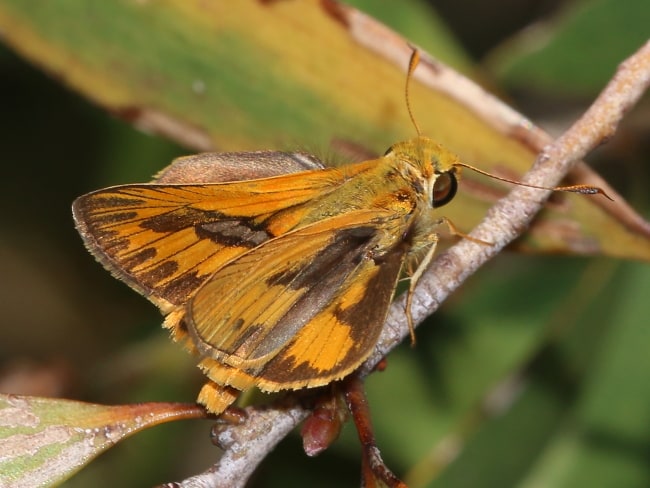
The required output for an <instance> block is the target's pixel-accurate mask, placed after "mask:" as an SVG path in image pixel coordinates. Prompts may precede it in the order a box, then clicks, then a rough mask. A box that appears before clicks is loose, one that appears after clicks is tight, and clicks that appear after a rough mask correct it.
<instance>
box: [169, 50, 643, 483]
mask: <svg viewBox="0 0 650 488" xmlns="http://www.w3.org/2000/svg"><path fill="white" fill-rule="evenodd" d="M649 84H650V42H648V43H646V44H645V45H644V46H643V47H642V48H641V49H639V50H638V51H637V52H636V53H635V54H634V55H632V56H631V57H630V58H628V59H627V60H626V61H625V62H623V63H622V64H621V65H620V66H619V68H618V70H617V73H616V75H615V76H614V78H613V79H612V80H611V81H610V82H609V84H608V85H607V87H606V88H605V90H603V92H602V93H601V95H600V96H599V97H598V98H597V99H596V101H595V102H594V103H593V105H592V106H591V107H590V108H589V110H588V111H587V112H586V113H585V114H584V115H583V116H582V117H581V118H580V119H579V120H578V121H577V122H576V123H575V124H574V125H573V126H572V127H571V128H570V129H569V130H568V131H567V132H566V133H565V134H564V135H562V136H561V137H560V138H559V139H557V140H556V141H555V142H554V143H552V144H550V145H548V146H547V147H545V148H544V149H543V150H542V152H541V153H540V155H539V156H538V158H537V160H536V162H535V164H534V165H533V168H532V169H531V170H530V172H529V173H528V174H527V175H526V177H525V179H524V181H525V182H528V183H531V184H535V185H541V186H555V185H557V184H558V183H559V182H560V180H561V179H562V178H563V177H564V176H565V175H566V173H567V172H568V171H569V170H570V169H571V167H572V166H573V165H574V164H575V163H576V162H577V161H579V160H580V159H582V158H583V157H584V156H585V155H586V154H587V152H588V151H590V150H591V149H593V148H594V147H595V146H597V145H599V144H601V143H602V142H604V141H605V140H606V139H607V138H609V137H610V136H611V135H612V134H613V133H614V131H615V130H616V127H617V125H618V123H619V122H620V120H621V119H622V118H623V115H624V114H625V112H626V111H627V110H628V109H629V108H631V107H632V106H633V105H634V104H635V103H636V102H637V101H638V99H639V98H640V97H641V95H642V94H643V93H644V92H645V90H646V89H647V88H648V85H649ZM549 194H550V192H549V191H543V190H534V189H531V188H526V187H516V188H515V189H514V190H513V191H512V192H511V193H510V194H509V195H508V196H507V197H505V198H504V199H502V200H500V201H499V202H498V203H497V204H496V205H495V206H494V207H492V209H490V211H489V212H488V214H487V216H486V218H485V220H484V221H483V222H482V223H481V224H480V225H479V226H477V227H476V228H475V229H474V231H473V232H472V233H471V235H472V237H476V238H478V239H481V240H483V241H487V242H492V243H493V245H492V246H486V245H480V244H476V243H474V242H471V241H469V240H464V241H462V242H460V243H458V244H457V245H455V246H453V247H452V248H450V249H449V250H448V251H446V252H445V253H443V254H441V255H440V256H439V257H438V258H437V259H436V260H435V261H434V262H433V263H432V265H431V267H430V269H429V271H428V272H427V273H425V274H424V275H423V276H422V277H421V279H420V282H419V284H418V287H417V289H416V292H415V295H414V298H413V310H412V313H413V318H414V320H415V321H416V323H420V322H421V321H422V320H424V318H425V317H427V316H429V315H431V314H432V313H433V312H434V311H435V310H436V309H437V308H438V306H439V305H440V304H441V303H442V302H443V301H444V300H445V299H446V298H447V296H449V294H450V293H451V292H452V291H454V290H455V289H456V288H458V287H459V286H460V285H461V283H463V282H464V281H465V279H467V278H468V277H469V276H470V275H471V274H473V273H474V272H475V271H476V270H477V269H478V268H479V267H480V266H481V265H483V264H484V263H485V262H487V261H488V260H489V259H490V258H491V257H493V256H495V255H496V254H498V253H499V252H500V251H501V249H503V247H504V246H506V245H507V244H508V243H510V242H511V241H512V240H514V239H515V238H516V237H517V236H519V235H520V234H521V233H522V232H523V231H524V230H525V229H526V228H527V226H528V225H529V224H530V222H531V220H532V219H533V217H534V216H535V214H536V213H537V212H538V211H539V210H540V209H541V208H542V206H543V204H544V202H545V200H546V199H547V198H548V196H549ZM404 302H405V300H404V297H401V298H400V299H398V300H396V301H395V303H393V305H392V306H391V309H390V312H389V316H388V318H387V321H386V324H385V326H384V330H383V332H382V335H381V337H380V340H379V342H378V344H377V346H376V348H375V351H374V353H373V354H372V356H371V357H370V358H369V359H368V361H367V362H366V363H365V364H364V366H363V367H362V369H361V370H360V376H361V377H363V376H366V375H367V374H369V373H370V372H371V371H372V369H373V368H374V367H375V366H376V365H377V363H378V362H379V361H380V360H381V359H382V358H383V357H384V356H385V355H386V354H387V353H388V352H389V351H390V350H391V349H393V348H394V347H395V346H396V345H397V344H399V343H400V342H401V341H402V340H403V339H404V338H405V337H406V336H407V335H408V333H409V331H408V326H407V321H406V316H405V314H404ZM307 414H308V412H307V411H306V410H304V409H301V408H299V407H295V408H293V409H290V410H282V409H267V410H264V411H251V413H250V416H249V418H248V419H247V421H246V422H245V423H244V424H242V425H234V426H229V427H227V428H225V429H223V430H222V432H221V433H220V440H221V443H222V444H224V447H226V452H225V454H224V456H223V457H222V458H221V459H220V460H219V462H218V463H216V464H215V465H214V466H213V467H212V468H211V469H210V470H208V471H207V472H205V473H203V474H200V475H198V476H195V477H193V478H189V479H187V480H185V481H183V482H182V483H180V484H179V485H177V486H183V487H192V488H208V487H210V488H216V487H222V486H229V487H238V486H243V485H244V484H245V483H246V480H247V479H248V477H249V476H250V474H251V473H252V472H253V470H254V469H255V467H256V466H257V465H258V463H259V462H260V461H261V460H262V459H263V458H264V457H265V456H266V455H267V454H268V453H269V452H270V451H271V450H272V449H273V448H274V447H275V445H276V444H277V443H278V442H279V441H280V440H281V439H282V438H283V437H284V436H285V435H286V434H288V433H289V432H290V431H291V430H292V429H293V428H294V427H295V426H296V425H298V423H299V422H301V421H302V420H303V419H304V418H305V417H306V416H307Z"/></svg>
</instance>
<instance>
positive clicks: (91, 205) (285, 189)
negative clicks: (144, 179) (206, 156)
mask: <svg viewBox="0 0 650 488" xmlns="http://www.w3.org/2000/svg"><path fill="white" fill-rule="evenodd" d="M341 182H342V177H341V175H340V173H339V172H338V171H337V170H335V169H328V170H321V171H309V172H302V173H293V174H289V175H284V176H278V177H273V178H265V179H258V180H250V181H240V182H233V183H221V184H206V185H157V184H141V185H125V186H117V187H113V188H108V189H105V190H100V191H96V192H93V193H90V194H87V195H84V196H82V197H80V198H78V199H77V200H76V201H75V202H74V204H73V214H74V218H75V222H76V225H77V228H78V229H79V232H80V234H81V235H82V237H83V239H84V241H85V244H86V246H87V247H88V249H89V250H90V251H91V252H92V253H93V254H94V255H95V256H96V257H97V259H98V260H99V261H100V262H101V263H102V264H103V265H104V266H105V267H106V268H108V269H109V270H110V271H111V272H112V273H113V274H114V275H116V276H117V277H118V278H120V279H122V280H123V281H125V282H126V283H127V284H129V285H130V286H131V287H133V288H134V289H136V290H137V291H139V292H140V293H142V294H143V295H144V296H146V297H148V298H149V299H150V300H152V301H153V302H154V303H156V304H157V305H158V306H159V307H161V308H162V309H163V311H164V312H168V311H169V310H170V309H171V308H173V306H174V305H180V304H182V303H184V302H185V301H186V300H187V297H188V296H190V295H191V294H192V293H193V292H194V291H195V290H196V289H197V288H198V287H200V286H201V285H202V284H203V283H204V282H205V280H206V279H207V278H208V277H209V276H210V275H212V274H213V273H214V272H215V271H216V270H217V269H219V268H220V267H221V266H222V265H223V264H224V263H226V262H227V261H229V260H231V259H233V258H234V257H236V256H238V255H240V254H242V253H245V252H247V251H249V250H251V249H253V248H255V247H257V246H259V245H260V244H261V243H263V242H265V241H267V240H268V239H272V238H274V237H276V236H278V235H281V234H283V233H285V232H288V231H289V230H291V229H292V228H294V227H296V226H297V225H299V223H300V221H301V218H302V216H303V215H304V213H305V212H307V211H308V209H309V205H305V203H309V204H311V203H313V202H314V201H315V200H317V199H318V197H319V195H322V194H326V193H328V192H330V191H334V190H335V189H336V188H337V187H338V186H339V185H340V184H341Z"/></svg>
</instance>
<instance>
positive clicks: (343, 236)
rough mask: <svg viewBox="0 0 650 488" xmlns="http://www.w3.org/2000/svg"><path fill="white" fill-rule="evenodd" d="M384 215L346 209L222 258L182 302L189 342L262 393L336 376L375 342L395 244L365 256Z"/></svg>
mask: <svg viewBox="0 0 650 488" xmlns="http://www.w3.org/2000/svg"><path fill="white" fill-rule="evenodd" d="M389 219H394V215H390V214H386V215H382V214H381V213H379V212H378V211H376V210H375V211H356V212H350V213H348V214H345V215H341V216H338V217H333V218H330V219H326V220H323V221H320V222H317V223H315V224H312V225H309V226H307V227H304V228H301V229H297V230H295V231H292V232H290V233H288V234H285V235H282V236H280V237H278V238H275V239H273V240H270V241H268V242H266V243H264V244H262V245H260V246H259V247H257V248H255V249H253V250H250V251H248V252H246V253H244V254H242V255H240V256H239V257H237V258H235V259H233V260H232V261H230V262H229V263H227V264H225V265H224V266H223V267H221V268H220V269H219V270H218V271H217V272H216V273H215V274H214V275H213V276H212V277H211V278H210V280H209V281H208V282H206V283H205V284H204V285H203V286H202V287H201V288H200V289H199V290H198V291H197V292H196V294H195V295H194V296H193V297H192V299H191V300H190V301H189V302H188V305H187V311H186V317H185V324H186V326H187V327H188V329H189V332H190V335H191V336H192V337H193V339H194V344H195V345H196V346H197V348H198V349H199V350H200V351H201V352H202V353H203V354H204V355H205V356H207V357H211V358H213V359H215V360H216V361H217V362H218V363H222V364H226V365H228V366H231V367H234V368H237V369H238V370H241V371H243V372H245V373H247V374H249V375H250V376H252V377H255V378H257V380H256V383H257V384H258V385H259V386H260V387H261V388H263V389H266V390H277V389H282V388H300V387H306V386H317V385H320V384H325V383H328V382H329V381H331V380H332V379H336V378H340V377H343V376H345V375H346V374H348V373H349V372H351V371H352V370H354V369H355V368H356V367H358V365H359V364H360V363H361V362H362V361H363V360H364V359H365V358H366V357H367V356H368V354H369V353H370V351H371V350H372V347H373V346H374V344H375V343H376V341H377V338H378V335H379V332H380V331H381V326H382V324H383V320H384V318H385V315H386V311H387V309H388V305H389V303H390V299H391V297H392V293H393V290H394V287H395V283H396V280H397V277H398V275H399V271H400V268H401V264H402V259H403V254H404V253H403V251H402V246H398V247H397V248H395V249H394V250H390V251H388V252H387V253H385V254H384V255H382V256H381V259H376V256H373V252H374V251H375V249H377V248H378V247H381V242H380V240H381V238H382V236H383V235H384V234H383V232H384V230H385V229H383V224H384V223H385V222H386V221H387V220H389ZM208 369H209V368H208ZM208 375H209V376H210V371H208ZM214 376H215V378H214V379H215V381H220V379H221V377H219V378H217V377H216V376H218V374H217V373H216V371H215V374H214Z"/></svg>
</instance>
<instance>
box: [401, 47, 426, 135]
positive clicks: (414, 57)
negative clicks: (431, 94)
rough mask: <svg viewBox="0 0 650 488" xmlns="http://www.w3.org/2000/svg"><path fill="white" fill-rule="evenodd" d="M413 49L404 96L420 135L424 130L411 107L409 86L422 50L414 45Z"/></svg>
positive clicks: (410, 115) (412, 120)
mask: <svg viewBox="0 0 650 488" xmlns="http://www.w3.org/2000/svg"><path fill="white" fill-rule="evenodd" d="M412 49H413V53H412V54H411V59H409V68H408V71H407V73H406V88H405V89H404V96H405V97H406V110H408V113H409V117H410V118H411V122H412V123H413V126H414V127H415V131H416V132H417V133H418V136H421V135H422V132H421V131H420V126H419V125H418V123H417V122H416V121H415V117H414V116H413V110H412V109H411V97H410V96H409V86H410V85H411V78H413V72H414V71H415V68H417V66H418V64H419V63H420V52H419V51H418V50H417V49H416V48H414V47H413V48H412Z"/></svg>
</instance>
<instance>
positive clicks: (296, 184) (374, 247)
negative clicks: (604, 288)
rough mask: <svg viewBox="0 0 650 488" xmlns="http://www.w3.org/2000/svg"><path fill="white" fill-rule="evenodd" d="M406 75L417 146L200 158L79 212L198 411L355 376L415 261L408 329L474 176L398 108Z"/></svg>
mask: <svg viewBox="0 0 650 488" xmlns="http://www.w3.org/2000/svg"><path fill="white" fill-rule="evenodd" d="M416 65H417V51H414V55H413V56H412V57H411V62H410V64H409V72H408V73H409V74H408V76H407V93H406V94H407V97H406V100H407V107H408V109H409V114H410V115H411V119H412V121H413V123H414V125H415V127H416V129H417V132H418V135H417V137H415V138H413V139H411V140H407V141H403V142H399V143H396V144H394V145H392V146H391V147H390V148H389V149H388V150H387V151H386V153H385V154H384V155H383V156H381V157H379V158H376V159H371V160H368V161H364V162H360V163H354V164H348V165H344V166H340V167H336V168H327V167H325V166H324V165H323V164H322V163H321V162H320V161H319V160H318V159H317V158H315V157H313V156H310V155H307V154H304V153H285V152H269V151H264V152H239V153H207V154H199V155H195V156H189V157H185V158H180V159H177V160H175V161H174V162H173V163H172V165H171V166H170V167H169V168H168V169H166V170H164V171H163V172H162V173H161V174H160V175H159V176H158V178H157V179H156V180H155V181H154V182H153V183H145V184H131V185H121V186H115V187H111V188H106V189H103V190H99V191H94V192H92V193H89V194H87V195H84V196H81V197H79V198H78V199H77V200H75V202H74V204H73V215H74V220H75V223H76V226H77V229H78V230H79V232H80V234H81V236H82V238H83V240H84V242H85V245H86V246H87V248H88V249H89V250H90V252H91V253H92V254H93V255H94V256H95V257H96V258H97V260H98V261H99V262H100V263H102V264H103V265H104V266H105V267H106V268H107V269H108V270H109V271H111V273H112V274H113V275H114V276H116V277H117V278H119V279H120V280H122V281H124V282H125V283H127V284H128V285H129V286H131V287H132V288H133V289H135V290H136V291H138V292H139V293H141V294H142V295H144V296H145V297H147V298H148V299H149V300H151V301H152V302H153V303H154V304H155V305H156V306H157V307H158V308H159V309H160V310H161V312H162V313H163V314H164V315H165V320H164V327H166V328H167V329H169V330H170V331H171V335H172V337H173V339H174V340H176V341H178V342H179V343H181V344H182V345H183V346H184V347H185V348H186V349H187V350H188V351H189V352H190V353H192V354H194V355H196V356H197V357H198V358H199V367H200V368H201V369H202V370H203V372H204V373H205V375H206V376H207V378H208V382H207V383H206V384H205V385H204V386H203V388H202V389H201V391H200V393H199V397H198V401H199V403H201V404H203V405H205V406H206V408H207V409H208V410H209V411H210V412H213V413H215V414H220V413H222V412H223V411H224V410H225V409H226V408H227V407H228V406H230V405H231V404H232V403H233V402H234V401H235V400H236V398H237V397H238V395H239V394H240V392H242V391H246V390H248V389H250V388H252V387H257V388H259V389H261V390H263V391H267V392H275V391H279V390H295V389H302V388H313V387H319V386H323V385H327V384H329V383H331V382H333V381H336V380H339V379H341V378H344V377H345V376H347V375H349V374H350V373H352V372H353V371H354V370H355V369H357V368H358V367H359V366H360V365H361V364H362V363H363V362H364V361H365V360H366V359H367V358H368V356H369V355H370V353H371V352H372V350H373V347H374V346H375V344H376V342H377V340H378V337H379V334H380V332H381V329H382V325H383V323H384V320H385V318H386V315H387V311H388V307H389V305H390V303H391V299H392V296H393V293H394V290H395V287H396V284H397V282H398V279H399V278H400V275H401V273H402V271H403V269H404V268H405V265H406V263H408V262H410V260H411V259H412V258H413V257H414V256H419V257H420V258H421V263H420V265H419V267H418V268H417V270H416V271H415V272H414V273H413V274H412V277H411V285H410V288H409V292H408V293H409V295H408V300H407V317H409V325H411V330H412V323H411V320H410V314H408V310H409V305H410V297H411V296H412V292H413V288H414V286H415V283H416V282H417V279H418V278H419V276H420V275H421V273H422V272H423V270H424V269H425V268H426V266H427V265H428V263H429V262H430V260H431V258H432V256H433V253H434V250H435V247H436V243H437V241H438V235H437V229H438V227H439V226H440V225H441V224H448V225H449V227H450V228H451V229H452V231H453V226H451V224H450V223H449V222H448V221H447V220H446V219H445V218H444V217H442V216H441V215H440V214H439V210H438V209H439V208H440V207H442V206H444V205H446V204H447V203H449V202H450V201H451V200H452V199H453V197H454V195H455V194H456V191H457V188H458V179H459V177H460V172H461V167H463V166H465V167H469V168H472V169H476V168H473V167H471V166H468V165H466V164H464V163H462V162H461V161H460V160H459V158H458V157H457V156H456V155H454V154H453V153H452V152H450V151H448V150H447V149H445V148H444V147H443V146H441V145H440V144H438V143H437V142H435V141H433V140H432V139H429V138H427V137H424V136H422V135H420V131H419V128H418V127H417V124H416V123H415V120H414V118H413V116H412V113H411V109H410V107H409V106H408V79H409V78H410V75H411V73H412V72H413V70H414V69H415V66H416ZM478 171H479V172H482V171H480V170H478ZM197 174H199V175H200V177H197ZM499 179H501V178H499ZM507 181H509V180H507ZM567 188H568V187H567ZM567 188H559V189H567ZM576 188H578V187H576ZM569 191H573V190H569ZM422 256H424V257H423V258H422Z"/></svg>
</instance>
